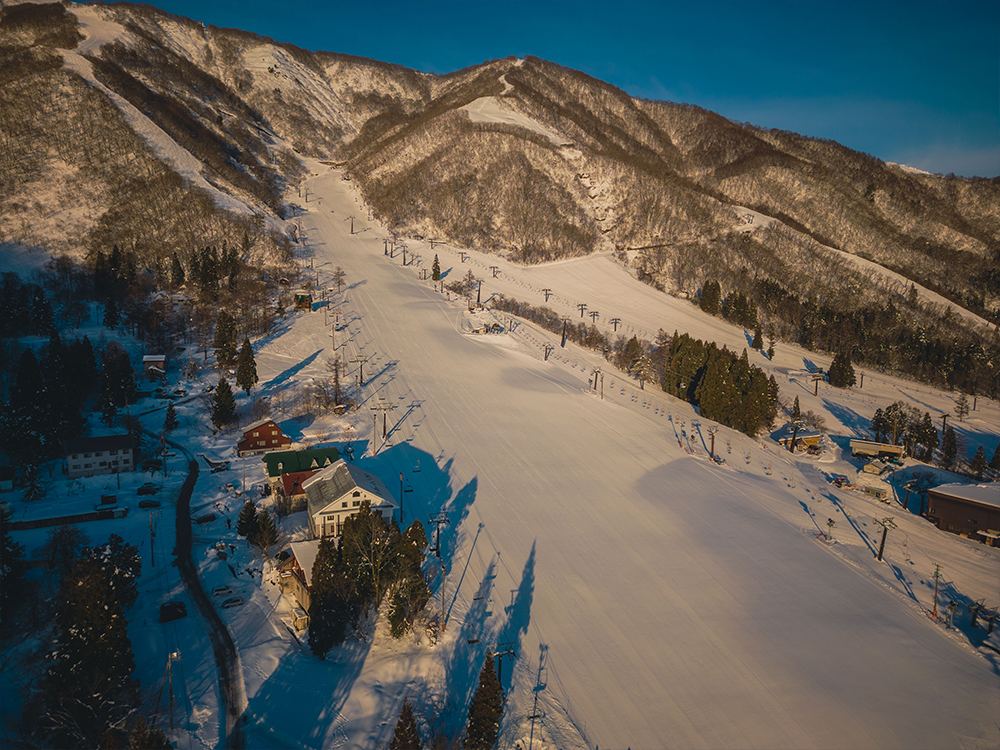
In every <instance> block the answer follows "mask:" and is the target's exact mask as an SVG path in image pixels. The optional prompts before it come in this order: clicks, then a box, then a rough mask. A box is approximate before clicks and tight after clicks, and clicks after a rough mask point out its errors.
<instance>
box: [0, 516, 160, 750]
mask: <svg viewBox="0 0 1000 750" xmlns="http://www.w3.org/2000/svg"><path fill="white" fill-rule="evenodd" d="M0 536H3V533H2V530H0ZM86 545H87V539H86V535H85V534H83V532H81V531H80V530H79V529H78V528H75V527H71V526H62V527H58V528H56V529H53V530H52V531H51V532H50V534H49V539H48V542H47V544H46V545H45V547H43V550H42V551H43V554H44V555H45V559H46V561H47V564H48V568H49V571H48V574H49V576H50V579H51V580H52V581H53V582H54V585H55V586H56V587H57V589H58V593H57V595H56V598H55V604H56V609H55V616H54V618H53V621H52V622H53V628H54V637H53V645H52V647H51V649H50V650H49V652H48V654H47V657H46V658H47V661H48V662H49V663H48V667H47V668H46V669H45V672H44V674H43V675H42V677H41V680H40V683H39V684H38V685H37V686H36V687H37V692H35V693H34V694H33V696H32V699H31V700H27V701H25V708H24V714H23V716H22V721H21V725H20V731H21V732H22V733H23V737H22V739H24V740H25V741H26V742H28V743H29V744H30V746H42V747H136V748H138V747H143V748H152V749H153V750H167V748H169V747H170V743H169V742H168V740H167V738H166V735H165V734H164V733H163V732H162V731H161V730H159V729H157V728H156V727H155V726H153V725H152V724H150V723H148V722H146V721H145V720H144V719H139V720H137V718H136V717H137V715H138V713H139V711H140V709H141V708H142V706H141V695H140V689H139V683H138V681H137V680H136V679H135V678H134V677H133V676H132V675H133V672H134V671H135V659H134V656H133V652H132V643H131V641H130V640H129V637H128V630H127V628H128V621H127V618H126V613H127V612H128V610H129V609H131V607H132V605H133V604H135V601H136V598H137V597H138V585H137V584H138V578H139V575H140V573H141V571H142V562H141V560H140V558H139V553H138V549H137V548H136V547H135V546H134V545H131V544H127V543H126V542H125V541H124V540H123V539H122V538H121V537H119V536H117V535H115V534H112V535H111V537H110V538H109V539H108V541H107V542H106V543H104V544H100V545H97V546H93V547H91V546H86ZM15 551H17V550H15ZM4 584H5V586H4V587H5V588H6V587H7V585H8V584H11V585H13V586H14V590H15V591H17V590H18V589H19V587H21V586H23V585H24V583H23V579H22V580H18V579H17V578H13V579H11V577H10V573H6V574H5V580H4Z"/></svg>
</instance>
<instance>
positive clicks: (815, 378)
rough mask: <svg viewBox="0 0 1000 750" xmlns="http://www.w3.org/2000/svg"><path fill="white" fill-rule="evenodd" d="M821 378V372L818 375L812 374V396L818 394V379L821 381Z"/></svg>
mask: <svg viewBox="0 0 1000 750" xmlns="http://www.w3.org/2000/svg"><path fill="white" fill-rule="evenodd" d="M822 379H823V374H822V373H820V374H819V375H813V376H812V381H813V395H814V396H818V395H819V381H821V380H822Z"/></svg>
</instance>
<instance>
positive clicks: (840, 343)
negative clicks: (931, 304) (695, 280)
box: [699, 273, 1000, 396]
mask: <svg viewBox="0 0 1000 750" xmlns="http://www.w3.org/2000/svg"><path fill="white" fill-rule="evenodd" d="M789 276H790V278H791V280H792V281H791V282H790V283H792V284H794V278H795V274H789ZM793 288H794V287H793ZM822 298H823V299H824V301H822V302H817V301H815V299H814V298H812V297H808V298H803V297H801V296H799V295H798V294H796V293H795V292H793V291H791V290H790V288H788V287H786V286H785V285H784V284H783V283H779V282H777V281H774V280H772V279H769V278H767V276H766V275H760V276H755V277H751V275H750V274H746V273H745V274H742V275H740V276H738V277H736V278H735V280H734V288H733V289H732V291H730V292H729V294H728V295H725V296H723V292H722V289H721V285H720V284H719V282H718V281H716V280H707V281H706V282H705V283H704V285H703V287H702V293H701V298H700V300H699V304H700V306H701V308H702V309H703V310H705V311H706V312H708V313H710V314H713V315H722V316H723V317H725V318H727V319H728V320H731V321H733V322H735V323H737V324H739V325H742V326H744V327H746V328H749V329H754V328H755V327H756V326H759V313H761V312H762V313H763V314H764V315H765V316H766V320H768V321H769V322H770V328H771V330H772V331H773V330H775V329H778V330H779V331H780V332H781V333H782V334H783V335H784V336H785V337H786V338H789V339H791V340H793V341H795V342H796V343H798V344H800V345H802V346H804V347H805V348H807V349H811V350H814V351H827V352H831V353H833V354H834V355H835V356H837V355H842V356H846V357H848V358H849V359H850V360H852V361H853V362H855V363H858V364H863V365H868V366H870V367H873V368H875V369H878V370H882V371H891V372H896V373H901V374H903V375H907V376H910V377H913V378H915V379H917V380H920V381H922V382H926V383H930V384H931V385H934V386H936V387H939V388H947V389H958V390H962V391H965V392H968V393H984V394H987V395H991V396H995V395H996V393H997V390H996V389H997V381H996V379H995V378H994V377H993V369H992V365H991V363H992V362H994V361H995V360H996V358H997V356H1000V339H998V338H997V335H996V333H995V332H994V334H993V335H992V337H988V338H984V337H983V336H982V332H979V331H973V330H971V329H969V328H968V327H967V325H966V324H965V323H964V322H963V321H962V320H961V319H960V318H959V317H958V316H956V315H954V314H953V313H950V312H948V311H946V312H944V313H943V314H941V315H937V314H936V313H934V311H932V310H929V309H927V308H926V306H925V305H923V304H922V303H921V302H920V300H919V298H918V296H917V295H916V291H915V290H914V289H912V287H911V290H910V292H909V293H907V294H905V295H901V294H895V293H890V292H888V291H886V292H885V294H883V295H882V296H881V297H880V298H876V299H872V300H870V301H867V302H864V303H863V304H862V303H860V302H859V301H858V300H853V299H847V300H844V299H842V298H841V297H840V296H839V295H836V294H832V293H831V294H825V295H822Z"/></svg>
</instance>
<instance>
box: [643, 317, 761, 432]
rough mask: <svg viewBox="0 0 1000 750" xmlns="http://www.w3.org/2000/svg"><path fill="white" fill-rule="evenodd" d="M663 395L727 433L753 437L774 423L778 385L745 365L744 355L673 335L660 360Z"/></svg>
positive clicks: (688, 337) (682, 335) (746, 362)
mask: <svg viewBox="0 0 1000 750" xmlns="http://www.w3.org/2000/svg"><path fill="white" fill-rule="evenodd" d="M663 390H665V391H666V392H667V393H669V394H671V395H672V396H676V397H677V398H681V399H684V400H685V401H688V402H690V403H691V404H694V405H695V406H697V407H698V408H699V413H700V414H701V415H702V416H703V417H706V418H707V419H712V420H714V421H716V422H719V423H720V424H724V425H726V426H727V427H732V428H733V429H736V430H740V431H741V432H744V433H746V434H747V435H750V436H751V437H752V436H755V435H756V434H757V433H758V432H759V431H760V430H761V428H763V427H764V426H767V425H771V424H773V423H774V418H775V417H776V416H777V413H778V384H777V382H776V381H775V379H774V376H773V375H772V376H771V377H770V378H768V377H767V376H766V375H765V374H764V372H763V370H761V369H760V368H759V367H755V366H754V365H751V364H750V363H749V360H748V359H747V353H746V350H744V351H743V354H742V356H739V357H737V356H736V355H735V354H733V353H732V352H730V351H729V350H728V349H726V348H725V347H723V348H722V349H719V348H718V347H717V346H716V345H715V343H714V342H708V343H706V342H703V341H701V340H700V339H699V340H696V339H693V338H691V337H690V336H689V335H687V334H686V333H685V334H680V335H678V334H677V332H674V336H673V338H672V339H671V341H670V346H669V348H668V349H667V351H666V352H665V356H664V377H663Z"/></svg>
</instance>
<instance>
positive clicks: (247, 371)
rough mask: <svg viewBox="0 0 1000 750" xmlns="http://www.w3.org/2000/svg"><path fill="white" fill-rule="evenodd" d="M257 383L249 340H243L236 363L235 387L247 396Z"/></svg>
mask: <svg viewBox="0 0 1000 750" xmlns="http://www.w3.org/2000/svg"><path fill="white" fill-rule="evenodd" d="M257 381H258V378H257V362H256V361H255V360H254V358H253V347H252V346H250V339H249V338H245V339H243V346H242V348H241V349H240V356H239V360H238V361H237V363H236V385H238V386H239V387H240V388H242V389H243V392H244V393H246V394H247V395H248V396H249V395H250V389H251V388H253V387H254V386H255V385H256V384H257Z"/></svg>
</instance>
